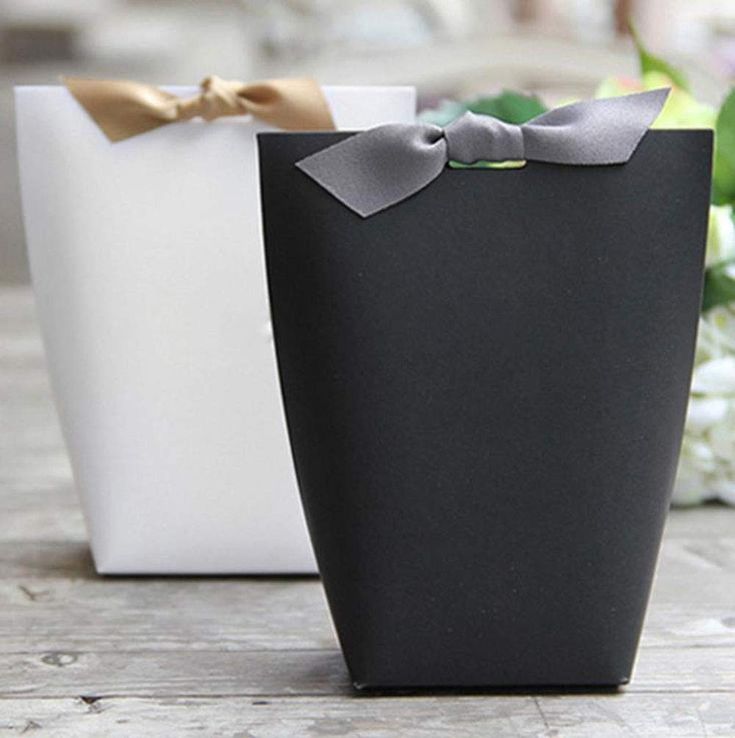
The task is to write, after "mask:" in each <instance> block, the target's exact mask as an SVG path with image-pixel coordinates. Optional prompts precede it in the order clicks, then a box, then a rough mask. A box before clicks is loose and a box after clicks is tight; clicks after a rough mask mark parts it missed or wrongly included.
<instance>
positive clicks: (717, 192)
mask: <svg viewBox="0 0 735 738" xmlns="http://www.w3.org/2000/svg"><path fill="white" fill-rule="evenodd" d="M713 177H714V178H713V182H712V200H713V202H714V203H715V204H717V205H726V204H730V203H735V88H733V89H732V90H730V94H729V95H728V96H727V97H726V98H725V102H724V103H723V104H722V107H721V108H720V112H719V115H718V116H717V124H716V126H715V162H714V175H713Z"/></svg>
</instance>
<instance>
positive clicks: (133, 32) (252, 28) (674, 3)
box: [0, 0, 735, 283]
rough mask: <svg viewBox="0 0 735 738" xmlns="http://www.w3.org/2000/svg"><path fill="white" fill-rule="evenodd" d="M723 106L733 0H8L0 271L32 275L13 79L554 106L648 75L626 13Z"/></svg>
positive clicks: (2, 19)
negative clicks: (304, 83)
mask: <svg viewBox="0 0 735 738" xmlns="http://www.w3.org/2000/svg"><path fill="white" fill-rule="evenodd" d="M628 17H632V18H633V19H634V20H635V23H636V25H637V28H638V30H639V32H640V35H641V36H642V37H643V38H644V39H645V40H646V44H647V45H648V47H649V48H650V49H652V50H653V51H655V52H656V53H658V54H661V55H664V56H666V57H667V58H668V59H669V60H671V61H672V62H674V63H675V64H677V65H678V66H679V67H681V68H682V69H683V70H684V71H685V72H686V73H687V75H688V76H689V79H690V80H691V83H692V88H693V92H694V94H695V95H696V96H697V97H698V98H699V99H700V100H702V101H703V102H708V103H712V104H718V103H719V102H720V100H721V98H722V96H723V95H724V93H725V92H726V90H727V88H728V86H729V85H730V84H731V83H732V81H733V78H735V2H733V0H155V1H154V0H0V282H6V283H22V282H26V281H27V280H28V267H27V263H26V257H25V248H24V244H23V230H22V222H21V214H20V201H19V195H18V188H17V175H16V161H15V132H14V122H13V100H12V86H13V85H14V84H55V83H57V81H58V77H59V75H60V74H72V75H80V76H94V77H103V78H105V77H111V78H120V77H126V78H132V79H139V80H141V81H147V82H153V83H160V84H164V83H169V84H195V83H198V82H199V81H200V80H201V78H202V77H204V76H205V75H207V74H217V75H219V76H222V77H225V78H232V79H242V80H255V79H260V78H267V77H275V76H293V75H301V76H303V75H308V76H313V77H315V78H316V79H318V80H319V81H321V82H323V83H330V84H339V83H356V84H370V83H373V84H415V85H417V87H418V91H419V104H420V107H422V106H424V107H425V106H433V105H435V104H437V103H438V102H439V101H440V100H441V99H444V98H458V97H467V96H472V95H477V94H484V93H491V92H496V91H499V90H500V89H501V88H503V87H510V88H516V89H523V90H527V91H530V92H536V93H539V94H540V95H542V96H543V97H544V99H545V100H546V101H547V102H548V103H551V104H553V103H555V102H558V101H560V100H566V99H569V98H571V97H582V96H587V95H590V94H591V93H592V92H593V90H594V89H595V87H596V86H597V84H598V82H599V81H600V80H601V79H603V78H604V77H606V76H608V75H631V76H635V75H636V73H637V61H636V57H635V54H634V53H633V50H632V44H631V41H630V38H629V37H628V33H627V23H626V19H627V18H628Z"/></svg>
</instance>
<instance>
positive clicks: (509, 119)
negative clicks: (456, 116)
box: [467, 90, 547, 124]
mask: <svg viewBox="0 0 735 738" xmlns="http://www.w3.org/2000/svg"><path fill="white" fill-rule="evenodd" d="M467 109H468V110H471V111H472V112H473V113H478V114H480V115H492V116H493V117H495V118H499V119H500V120H502V121H505V122H506V123H516V124H519V123H525V122H526V121H528V120H531V118H535V117H536V116H537V115H541V113H545V112H546V110H547V108H546V106H545V105H544V104H543V103H542V102H541V100H540V99H539V98H538V97H536V95H525V94H523V93H522V92H513V91H512V90H503V91H502V92H501V93H500V94H499V95H493V96H492V97H479V98H477V99H476V100H472V101H470V102H469V103H467Z"/></svg>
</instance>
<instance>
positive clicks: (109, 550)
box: [16, 87, 415, 573]
mask: <svg viewBox="0 0 735 738" xmlns="http://www.w3.org/2000/svg"><path fill="white" fill-rule="evenodd" d="M168 89H172V90H174V91H175V92H178V93H180V94H190V93H192V92H193V91H194V90H193V89H189V88H168ZM325 94H326V96H327V99H328V101H329V103H330V106H331V108H332V111H333V114H334V117H335V122H336V123H337V126H338V128H340V129H343V130H345V129H347V130H350V129H352V130H354V129H360V128H367V127H370V126H373V125H378V124H380V123H386V122H412V121H413V118H414V111H415V94H414V91H413V89H412V88H357V87H352V88H349V87H343V88H340V87H332V88H329V87H328V88H325ZM16 112H17V123H18V126H17V127H18V151H19V160H20V175H21V191H22V198H23V208H24V219H25V228H26V239H27V244H28V249H29V256H30V261H31V272H32V276H33V282H34V287H35V292H36V298H37V305H38V315H39V319H40V322H41V327H42V332H43V336H44V342H45V346H46V353H47V358H48V365H49V370H50V374H51V381H52V385H53V389H54V394H55V397H56V400H57V404H58V409H59V415H60V419H61V424H62V429H63V432H64V436H65V439H66V443H67V447H68V450H69V454H70V457H71V461H72V466H73V469H74V475H75V479H76V484H77V488H78V490H79V494H80V496H81V501H82V505H83V508H84V512H85V516H86V520H87V524H88V529H89V533H90V539H91V546H92V552H93V556H94V560H95V563H96V566H97V569H98V571H100V572H102V573H276V572H279V573H288V572H313V571H315V564H314V560H313V555H312V552H311V546H310V544H309V541H308V537H307V533H306V528H305V525H304V521H303V518H302V513H301V507H300V503H299V500H298V492H297V486H296V481H295V477H294V472H293V468H292V462H291V456H290V449H289V446H288V441H287V435H286V428H285V422H284V418H283V412H282V406H281V398H280V391H279V388H278V381H277V373H276V363H275V353H274V347H273V342H272V337H271V332H270V324H269V315H268V304H267V296H266V286H265V266H264V260H263V252H262V245H261V224H260V213H259V199H258V179H257V154H256V148H255V133H256V132H258V131H263V130H269V129H268V127H267V126H265V125H262V124H260V123H257V122H253V121H252V120H251V119H249V118H227V119H224V120H218V121H215V122H213V123H204V122H202V121H191V122H188V123H183V124H174V125H170V126H165V127H163V128H159V129H157V130H154V131H152V132H150V133H146V134H143V135H141V136H137V137H135V138H132V139H128V140H127V141H122V142H120V143H115V144H111V143H109V142H108V141H107V139H106V138H105V137H104V135H103V134H102V133H101V131H100V130H99V129H98V128H97V127H96V125H95V124H94V123H93V122H92V120H91V119H90V118H89V117H88V116H87V114H86V113H85V112H84V110H83V109H82V108H81V107H80V106H79V105H78V104H77V102H76V101H75V100H74V98H73V97H72V96H71V95H70V94H69V93H68V92H67V91H66V89H65V88H63V87H19V88H16Z"/></svg>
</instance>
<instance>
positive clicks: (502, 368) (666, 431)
mask: <svg viewBox="0 0 735 738" xmlns="http://www.w3.org/2000/svg"><path fill="white" fill-rule="evenodd" d="M347 135H352V134H342V133H310V134H288V133H272V134H261V135H260V136H259V148H260V171H261V185H262V202H263V218H264V230H265V246H266V258H267V266H268V278H269V286H270V298H271V307H272V314H273V322H274V329H275V340H276V348H277V353H278V362H279V369H280V376H281V384H282V391H283V397H284V401H285V408H286V414H287V419H288V427H289V433H290V437H291V444H292V451H293V457H294V462H295V465H296V472H297V476H298V480H299V484H300V488H301V494H302V499H303V503H304V508H305V511H306V516H307V521H308V525H309V529H310V532H311V536H312V540H313V543H314V548H315V550H316V555H317V559H318V562H319V567H320V570H321V574H322V577H323V582H324V587H325V589H326V593H327V597H328V600H329V605H330V608H331V612H332V616H333V618H334V622H335V625H336V628H337V632H338V635H339V639H340V642H341V645H342V648H343V651H344V655H345V659H346V661H347V665H348V668H349V671H350V673H351V676H352V679H353V681H354V684H355V686H356V687H358V688H368V687H371V688H420V687H509V686H542V685H543V686H572V685H574V686H585V685H586V686H604V685H618V684H622V683H625V682H627V681H628V679H629V677H630V674H631V669H632V665H633V661H634V657H635V652H636V646H637V642H638V638H639V634H640V630H641V624H642V621H643V617H644V613H645V608H646V602H647V599H648V596H649V591H650V586H651V579H652V576H653V572H654V567H655V563H656V556H657V552H658V548H659V545H660V540H661V533H662V528H663V524H664V519H665V516H666V511H667V506H668V503H669V496H670V492H671V487H672V482H673V478H674V473H675V470H676V465H677V457H678V452H679V445H680V442H681V434H682V427H683V422H684V417H685V410H686V405H687V396H688V389H689V381H690V374H691V369H692V360H693V352H694V342H695V336H696V328H697V320H698V313H699V303H700V290H701V283H702V268H703V254H704V244H705V233H706V224H707V207H708V200H709V187H710V160H711V133H710V132H707V131H650V132H648V133H647V134H646V135H645V137H644V138H643V140H642V141H641V143H640V145H639V147H638V149H637V151H636V152H635V154H634V155H633V157H632V159H631V160H630V161H629V162H628V163H627V164H624V165H615V166H588V167H580V166H561V165H552V164H540V163H531V162H529V163H528V164H527V165H526V166H525V167H524V168H521V169H509V170H488V169H463V170H455V169H449V168H447V169H446V170H445V171H444V172H443V173H442V174H441V175H440V177H439V178H438V179H437V180H436V181H434V182H433V183H432V184H431V185H429V186H428V187H427V188H425V189H424V190H422V191H421V192H419V193H418V194H416V195H414V196H413V197H411V198H409V199H408V200H406V201H404V202H402V203H399V204H397V205H395V206H393V207H391V208H389V209H388V210H385V211H383V212H381V213H378V214H376V215H374V216H373V217H370V218H367V219H362V218H361V217H359V216H358V215H356V214H355V213H354V212H352V211H351V210H349V209H348V208H346V207H344V206H343V205H342V204H341V203H340V202H338V201H337V200H336V199H334V198H333V197H332V196H331V195H330V194H329V193H328V192H326V191H325V190H324V189H322V188H321V187H320V186H319V185H317V184H316V183H315V182H314V181H312V180H311V179H310V178H309V177H308V176H307V175H305V174H304V173H303V172H301V171H299V170H298V169H297V168H296V167H295V163H296V162H297V161H298V160H300V159H302V158H303V157H305V156H307V155H309V154H312V153H314V152H316V151H318V150H321V149H323V148H325V147H326V146H328V145H331V144H333V143H336V142H337V141H340V140H342V139H343V138H345V136H347Z"/></svg>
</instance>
